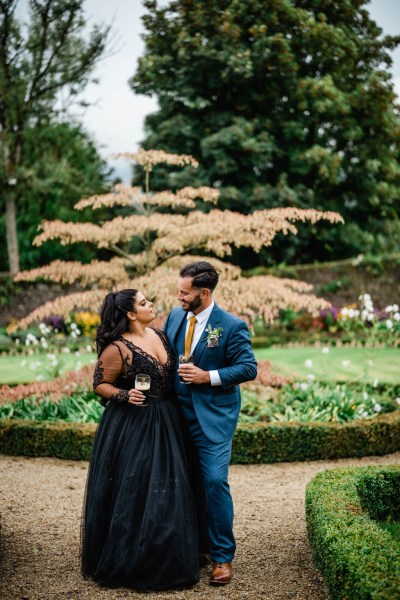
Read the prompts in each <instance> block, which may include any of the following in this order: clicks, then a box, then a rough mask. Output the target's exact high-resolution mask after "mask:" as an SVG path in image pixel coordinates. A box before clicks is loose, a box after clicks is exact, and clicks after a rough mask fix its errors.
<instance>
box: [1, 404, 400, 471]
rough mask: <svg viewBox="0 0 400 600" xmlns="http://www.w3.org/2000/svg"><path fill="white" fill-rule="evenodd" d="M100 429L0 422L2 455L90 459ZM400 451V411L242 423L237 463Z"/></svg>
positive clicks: (235, 448)
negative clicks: (338, 419)
mask: <svg viewBox="0 0 400 600" xmlns="http://www.w3.org/2000/svg"><path fill="white" fill-rule="evenodd" d="M95 430H96V425H95V424H90V423H87V424H80V423H65V422H57V423H53V422H52V423H47V422H43V421H42V422H37V421H29V420H18V419H15V420H13V419H0V452H2V453H4V454H11V455H26V456H55V457H58V458H65V459H74V460H80V459H85V460H87V459H88V458H89V456H90V448H91V444H92V439H93V435H94V432H95ZM397 450H400V411H395V412H393V413H388V414H384V415H381V416H379V417H375V418H373V419H363V420H359V421H353V422H351V423H346V424H343V425H342V424H340V423H265V424H264V423H262V424H259V423H256V424H247V423H243V424H240V425H239V426H238V428H237V431H236V433H235V436H234V438H233V447H232V459H231V462H232V463H239V464H252V463H274V462H284V461H304V460H324V459H332V458H346V457H354V456H370V455H382V454H389V453H391V452H395V451H397Z"/></svg>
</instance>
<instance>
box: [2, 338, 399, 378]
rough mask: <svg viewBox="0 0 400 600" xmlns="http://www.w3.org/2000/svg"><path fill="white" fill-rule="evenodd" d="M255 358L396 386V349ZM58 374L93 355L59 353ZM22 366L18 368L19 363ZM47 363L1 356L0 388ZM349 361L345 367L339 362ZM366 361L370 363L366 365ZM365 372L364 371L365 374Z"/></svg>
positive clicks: (298, 372)
mask: <svg viewBox="0 0 400 600" xmlns="http://www.w3.org/2000/svg"><path fill="white" fill-rule="evenodd" d="M255 354H256V357H257V359H259V360H262V359H268V360H270V361H271V362H272V363H274V365H276V367H277V370H279V371H280V372H281V373H285V374H287V375H295V376H296V377H298V378H300V379H305V378H306V377H307V375H309V374H313V375H314V376H315V379H318V380H331V381H345V380H353V379H357V378H359V379H363V380H365V381H370V382H372V381H373V380H374V379H375V378H376V379H378V380H379V381H380V382H386V383H400V348H376V349H369V348H368V349H366V348H330V349H329V353H328V354H324V353H323V352H322V349H321V348H315V347H310V348H260V349H256V350H255ZM60 357H61V360H62V363H63V366H62V372H65V371H71V370H73V369H75V368H76V366H77V363H78V362H80V363H81V365H84V364H87V363H89V362H90V361H93V360H95V359H96V355H95V354H81V355H79V356H76V355H75V354H61V355H60ZM22 360H25V361H26V364H25V365H24V366H21V361H22ZM37 360H40V361H42V362H44V361H48V359H47V358H46V356H45V355H34V356H25V357H19V356H2V357H0V385H1V384H5V383H8V384H16V383H29V382H30V381H35V379H36V377H37V375H39V374H43V375H44V376H45V379H49V376H48V375H46V373H45V372H44V371H43V367H38V368H37V369H35V370H33V369H31V368H30V367H31V366H32V365H33V364H34V363H35V362H36V361H37ZM306 360H312V367H311V368H307V367H306V366H305V361H306ZM344 360H345V361H349V363H348V365H347V366H344V365H343V364H342V361H344ZM368 361H372V363H373V364H371V365H368ZM366 369H368V371H366Z"/></svg>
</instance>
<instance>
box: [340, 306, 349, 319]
mask: <svg viewBox="0 0 400 600" xmlns="http://www.w3.org/2000/svg"><path fill="white" fill-rule="evenodd" d="M341 313H342V316H343V317H346V316H347V315H348V314H349V309H348V308H346V307H344V308H342V310H341Z"/></svg>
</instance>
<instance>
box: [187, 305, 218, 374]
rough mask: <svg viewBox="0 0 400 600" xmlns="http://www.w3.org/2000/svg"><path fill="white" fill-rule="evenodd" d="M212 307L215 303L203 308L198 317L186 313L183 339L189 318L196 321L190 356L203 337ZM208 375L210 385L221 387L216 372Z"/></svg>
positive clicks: (191, 313)
mask: <svg viewBox="0 0 400 600" xmlns="http://www.w3.org/2000/svg"><path fill="white" fill-rule="evenodd" d="M214 305H215V302H214V300H213V301H212V302H211V304H210V306H209V307H208V308H205V309H204V310H202V311H201V312H200V313H199V314H198V315H195V314H194V313H193V312H191V311H190V312H188V314H187V317H186V319H187V321H186V332H185V337H186V335H187V332H188V329H189V324H190V323H189V319H190V317H196V320H197V323H196V324H195V327H194V333H193V339H192V345H191V347H190V354H193V352H194V349H195V348H196V346H197V344H198V342H199V341H200V338H201V336H202V335H203V332H204V330H205V328H206V324H207V321H208V319H209V317H210V314H211V311H212V309H213V308H214ZM209 373H210V381H211V385H222V382H221V379H220V376H219V373H218V371H217V370H215V371H209Z"/></svg>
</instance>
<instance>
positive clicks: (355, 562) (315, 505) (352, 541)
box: [306, 466, 400, 600]
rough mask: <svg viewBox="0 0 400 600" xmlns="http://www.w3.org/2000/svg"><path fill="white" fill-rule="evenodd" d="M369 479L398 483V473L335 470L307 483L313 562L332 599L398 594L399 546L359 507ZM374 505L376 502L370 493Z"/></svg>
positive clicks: (385, 599) (394, 470) (382, 599)
mask: <svg viewBox="0 0 400 600" xmlns="http://www.w3.org/2000/svg"><path fill="white" fill-rule="evenodd" d="M367 476H368V477H372V478H375V479H376V480H379V478H380V477H382V476H383V478H384V479H390V480H395V479H397V482H399V481H400V469H399V467H398V466H392V467H353V468H349V467H347V468H345V469H333V470H331V471H325V472H324V473H319V474H318V475H317V476H316V477H314V479H313V480H312V481H311V482H309V483H308V484H307V488H306V521H307V532H308V538H309V541H310V544H311V547H312V550H313V558H314V560H315V562H316V564H317V567H318V569H319V570H320V571H321V573H322V574H323V576H324V578H325V581H326V584H327V586H328V589H329V595H330V597H331V598H334V599H348V600H350V599H353V598H360V599H361V598H376V599H378V598H379V599H380V600H392V599H393V598H396V597H397V596H398V591H399V589H400V544H399V543H398V542H396V540H395V539H394V538H393V536H392V535H391V534H390V533H389V532H387V531H383V530H382V528H381V527H380V526H379V525H378V524H377V523H375V522H374V521H373V520H372V519H371V518H370V515H369V514H368V512H367V511H364V510H363V507H362V505H361V503H360V497H359V495H358V492H357V489H358V487H359V482H360V480H362V478H364V477H367ZM397 486H398V483H397ZM375 491H376V488H375ZM370 500H371V502H372V503H373V502H374V498H373V495H372V494H371V497H370ZM377 501H379V499H378V498H377ZM398 501H399V496H398V497H397V503H398Z"/></svg>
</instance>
